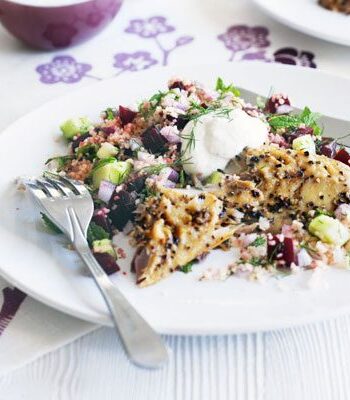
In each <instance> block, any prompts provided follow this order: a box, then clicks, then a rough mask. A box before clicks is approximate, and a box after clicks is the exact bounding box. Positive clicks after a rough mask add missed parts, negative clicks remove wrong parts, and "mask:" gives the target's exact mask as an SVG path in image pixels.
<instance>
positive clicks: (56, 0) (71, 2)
mask: <svg viewBox="0 0 350 400" xmlns="http://www.w3.org/2000/svg"><path fill="white" fill-rule="evenodd" d="M93 1H95V2H96V1H98V0H49V1H47V2H45V0H0V4H1V3H11V4H16V5H20V6H25V7H31V8H62V7H71V6H76V5H79V4H84V3H92V2H93ZM115 1H118V2H120V3H122V1H123V0H115Z"/></svg>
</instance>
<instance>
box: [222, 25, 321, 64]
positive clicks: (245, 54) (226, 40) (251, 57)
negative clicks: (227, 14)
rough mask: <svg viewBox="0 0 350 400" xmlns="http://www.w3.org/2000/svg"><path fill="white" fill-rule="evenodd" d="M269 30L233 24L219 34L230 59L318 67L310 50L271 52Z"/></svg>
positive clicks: (288, 49)
mask: <svg viewBox="0 0 350 400" xmlns="http://www.w3.org/2000/svg"><path fill="white" fill-rule="evenodd" d="M269 33H270V32H269V30H268V29H267V28H266V27H263V26H253V27H251V26H248V25H232V26H230V27H229V28H227V30H226V32H224V33H222V34H220V35H218V37H217V38H218V39H219V40H220V41H221V42H223V44H224V46H225V47H226V49H227V50H229V51H230V56H229V58H228V61H265V62H278V63H282V64H289V65H300V66H303V67H310V68H316V63H315V61H314V59H315V55H314V54H313V53H311V52H310V51H305V50H297V49H295V48H293V47H283V48H281V49H278V50H276V51H275V52H274V53H272V54H270V51H269V47H270V44H271V43H270V40H269Z"/></svg>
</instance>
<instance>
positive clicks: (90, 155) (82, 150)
mask: <svg viewBox="0 0 350 400" xmlns="http://www.w3.org/2000/svg"><path fill="white" fill-rule="evenodd" d="M97 151H98V146H97V144H94V143H89V144H86V145H85V146H81V147H78V148H77V149H76V154H77V156H78V157H79V156H81V157H84V158H85V159H87V160H90V161H92V160H94V159H95V158H96V153H97Z"/></svg>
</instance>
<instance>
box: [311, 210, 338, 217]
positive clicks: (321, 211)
mask: <svg viewBox="0 0 350 400" xmlns="http://www.w3.org/2000/svg"><path fill="white" fill-rule="evenodd" d="M319 215H327V216H328V217H334V213H332V212H330V211H327V210H323V209H321V208H318V209H317V210H316V211H315V215H314V216H313V218H316V217H318V216H319Z"/></svg>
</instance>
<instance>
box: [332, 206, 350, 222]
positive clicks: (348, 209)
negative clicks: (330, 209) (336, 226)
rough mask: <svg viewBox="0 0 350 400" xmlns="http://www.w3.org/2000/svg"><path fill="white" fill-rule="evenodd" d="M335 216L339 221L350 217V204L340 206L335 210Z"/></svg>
mask: <svg viewBox="0 0 350 400" xmlns="http://www.w3.org/2000/svg"><path fill="white" fill-rule="evenodd" d="M334 214H335V216H336V218H338V219H339V220H341V219H343V218H344V217H346V216H348V215H350V204H345V203H344V204H340V206H338V207H337V209H336V210H335V212H334Z"/></svg>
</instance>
